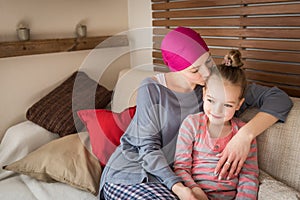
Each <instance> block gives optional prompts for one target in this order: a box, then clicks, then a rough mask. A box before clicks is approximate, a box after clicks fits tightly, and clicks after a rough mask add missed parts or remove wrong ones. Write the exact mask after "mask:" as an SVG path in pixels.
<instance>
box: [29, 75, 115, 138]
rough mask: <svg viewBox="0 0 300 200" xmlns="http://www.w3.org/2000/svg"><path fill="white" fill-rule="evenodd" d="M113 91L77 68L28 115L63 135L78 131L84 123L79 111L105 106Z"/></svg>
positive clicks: (37, 103) (50, 129) (32, 119)
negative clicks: (77, 70)
mask: <svg viewBox="0 0 300 200" xmlns="http://www.w3.org/2000/svg"><path fill="white" fill-rule="evenodd" d="M111 95H112V91H110V90H108V89H106V88H105V87H103V86H101V85H99V84H98V83H97V82H96V81H94V80H92V79H90V78H89V77H88V76H87V75H86V74H85V73H84V72H74V73H73V74H72V76H70V77H69V78H68V79H67V80H65V81H64V82H63V83H62V84H60V85H59V86H58V87H56V88H55V89H54V90H52V91H51V92H50V93H48V94H47V95H46V96H44V97H43V98H42V99H40V100H39V101H38V102H36V103H35V104H34V105H33V106H32V107H30V108H29V109H28V110H27V113H26V118H27V119H28V120H30V121H32V122H34V123H36V124H38V125H40V126H42V127H44V128H45V129H47V130H49V131H51V132H54V133H58V134H59V135H60V136H61V137H63V136H65V135H69V134H72V133H76V132H77V130H79V131H80V130H81V129H82V128H83V127H84V125H83V124H82V122H81V121H80V119H79V118H78V116H77V114H76V112H77V111H78V110H83V109H100V108H104V107H105V106H106V105H107V104H108V103H109V102H110V100H111Z"/></svg>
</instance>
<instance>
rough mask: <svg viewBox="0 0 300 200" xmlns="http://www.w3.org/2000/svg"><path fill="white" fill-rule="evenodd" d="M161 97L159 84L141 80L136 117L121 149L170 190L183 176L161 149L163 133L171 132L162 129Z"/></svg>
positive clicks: (128, 129) (126, 155)
mask: <svg viewBox="0 0 300 200" xmlns="http://www.w3.org/2000/svg"><path fill="white" fill-rule="evenodd" d="M145 84H147V85H145ZM160 98H161V97H160V90H159V89H158V88H157V85H155V84H152V83H146V82H144V81H143V82H142V86H141V87H140V88H139V89H138V96H137V109H136V113H135V116H134V118H133V120H132V122H131V123H130V125H129V127H128V128H127V130H126V134H125V135H124V137H122V143H123V149H122V152H123V154H124V156H125V157H126V158H127V159H128V160H131V161H133V162H139V163H140V164H141V166H142V167H143V168H144V170H145V171H147V172H148V173H150V174H152V175H154V176H155V177H156V178H157V179H159V180H160V181H161V182H162V183H163V184H164V185H166V186H167V187H168V188H169V189H171V187H172V186H173V185H174V184H175V183H177V182H179V181H181V178H179V177H177V176H176V175H175V173H174V172H173V170H172V169H171V168H170V166H169V164H170V163H168V162H167V159H166V158H165V155H164V153H163V151H162V141H161V138H162V134H172V133H162V131H161V127H160V126H161V122H160V118H159V112H161V109H160V106H161V105H160V104H159V99H160Z"/></svg>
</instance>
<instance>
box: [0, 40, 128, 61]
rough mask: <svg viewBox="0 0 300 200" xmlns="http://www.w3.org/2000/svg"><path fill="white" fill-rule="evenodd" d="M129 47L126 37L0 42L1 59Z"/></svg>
mask: <svg viewBox="0 0 300 200" xmlns="http://www.w3.org/2000/svg"><path fill="white" fill-rule="evenodd" d="M118 46H128V39H127V36H126V35H117V36H97V37H86V38H63V39H43V40H29V41H14V42H0V58H5V57H13V56H24V55H34V54H44V53H55V52H69V51H79V50H88V49H94V48H107V47H118Z"/></svg>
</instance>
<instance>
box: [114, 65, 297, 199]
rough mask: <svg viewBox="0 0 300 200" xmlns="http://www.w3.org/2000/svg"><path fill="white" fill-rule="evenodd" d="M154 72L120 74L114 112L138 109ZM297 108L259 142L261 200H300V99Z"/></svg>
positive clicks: (250, 114)
mask: <svg viewBox="0 0 300 200" xmlns="http://www.w3.org/2000/svg"><path fill="white" fill-rule="evenodd" d="M154 73H157V72H153V71H142V70H138V69H130V70H129V69H125V70H123V71H121V73H120V75H119V80H118V83H117V85H116V88H115V91H114V97H113V99H112V110H113V111H115V112H121V111H122V110H124V109H125V108H126V107H128V106H133V105H135V98H136V89H137V87H138V85H139V83H140V81H141V80H142V79H144V78H145V77H147V76H151V75H153V74H154ZM291 99H292V101H293V103H294V106H293V108H292V110H291V111H290V113H289V116H288V118H287V120H286V122H285V123H280V122H278V123H276V124H274V125H273V126H272V127H270V128H269V129H267V130H266V131H265V132H264V133H262V134H261V135H260V136H259V137H258V138H257V141H258V159H259V168H260V176H259V181H260V188H259V194H258V199H263V200H265V199H278V200H279V199H280V200H283V199H284V200H286V199H300V144H299V142H300V98H293V97H291ZM257 112H258V110H257V109H255V108H253V109H249V110H247V111H246V112H245V113H243V115H242V116H241V117H242V119H243V120H244V121H248V120H249V119H251V118H252V117H253V116H254V115H255V113H257Z"/></svg>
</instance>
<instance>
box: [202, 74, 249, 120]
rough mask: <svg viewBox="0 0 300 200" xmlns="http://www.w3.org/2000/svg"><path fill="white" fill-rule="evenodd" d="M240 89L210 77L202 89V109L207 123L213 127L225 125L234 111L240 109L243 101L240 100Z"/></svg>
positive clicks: (214, 76) (215, 77) (217, 78)
mask: <svg viewBox="0 0 300 200" xmlns="http://www.w3.org/2000/svg"><path fill="white" fill-rule="evenodd" d="M240 95H241V87H240V86H238V85H233V84H231V83H229V82H228V81H223V80H221V79H220V78H219V77H217V76H216V75H212V76H211V77H210V78H209V79H208V81H207V84H206V87H205V88H203V103H204V105H203V109H204V112H205V114H206V115H207V116H208V118H209V122H210V123H211V124H215V125H223V124H225V123H227V122H228V121H229V120H230V119H232V117H233V116H234V113H235V111H236V110H238V109H239V108H240V106H241V105H242V103H243V102H244V99H240Z"/></svg>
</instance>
